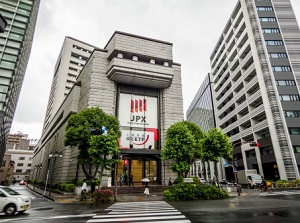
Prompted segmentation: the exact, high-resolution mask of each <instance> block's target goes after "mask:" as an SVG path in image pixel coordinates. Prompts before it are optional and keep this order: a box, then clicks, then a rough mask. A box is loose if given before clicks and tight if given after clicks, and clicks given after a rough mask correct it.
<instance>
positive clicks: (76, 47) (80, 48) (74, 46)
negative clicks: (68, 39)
mask: <svg viewBox="0 0 300 223" xmlns="http://www.w3.org/2000/svg"><path fill="white" fill-rule="evenodd" d="M73 48H74V49H78V50H81V51H84V52H87V53H91V51H89V50H87V49H84V48H82V47H80V46H76V45H73Z"/></svg>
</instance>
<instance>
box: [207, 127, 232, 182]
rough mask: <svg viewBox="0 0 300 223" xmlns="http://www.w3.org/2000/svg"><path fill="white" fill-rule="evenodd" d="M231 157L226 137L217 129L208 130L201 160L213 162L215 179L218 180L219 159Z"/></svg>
mask: <svg viewBox="0 0 300 223" xmlns="http://www.w3.org/2000/svg"><path fill="white" fill-rule="evenodd" d="M231 157H232V144H231V142H230V139H229V137H228V136H227V135H225V134H224V133H222V131H221V130H219V129H217V128H213V129H210V130H209V131H208V132H207V134H206V136H205V138H204V140H203V160H204V161H212V162H214V169H215V178H216V180H217V183H218V184H219V180H218V169H217V162H218V161H219V158H225V159H227V158H231Z"/></svg>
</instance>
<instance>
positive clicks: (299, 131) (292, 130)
mask: <svg viewBox="0 0 300 223" xmlns="http://www.w3.org/2000/svg"><path fill="white" fill-rule="evenodd" d="M289 133H290V134H291V135H300V128H296V127H294V128H289Z"/></svg>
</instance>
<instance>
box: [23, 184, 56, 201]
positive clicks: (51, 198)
mask: <svg viewBox="0 0 300 223" xmlns="http://www.w3.org/2000/svg"><path fill="white" fill-rule="evenodd" d="M27 188H28V189H30V190H31V191H33V192H34V193H37V194H39V195H41V196H42V197H45V198H47V199H49V200H51V201H54V202H56V200H55V199H54V198H53V197H51V196H49V195H44V194H42V193H40V192H38V191H36V190H33V188H30V187H29V186H28V185H27Z"/></svg>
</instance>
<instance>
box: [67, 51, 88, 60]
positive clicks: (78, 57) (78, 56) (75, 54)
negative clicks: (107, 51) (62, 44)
mask: <svg viewBox="0 0 300 223" xmlns="http://www.w3.org/2000/svg"><path fill="white" fill-rule="evenodd" d="M71 57H73V58H76V59H79V60H85V61H87V60H88V59H89V58H87V57H84V56H81V55H78V54H77V53H72V54H71Z"/></svg>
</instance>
